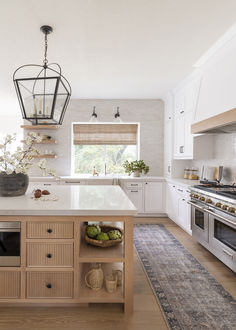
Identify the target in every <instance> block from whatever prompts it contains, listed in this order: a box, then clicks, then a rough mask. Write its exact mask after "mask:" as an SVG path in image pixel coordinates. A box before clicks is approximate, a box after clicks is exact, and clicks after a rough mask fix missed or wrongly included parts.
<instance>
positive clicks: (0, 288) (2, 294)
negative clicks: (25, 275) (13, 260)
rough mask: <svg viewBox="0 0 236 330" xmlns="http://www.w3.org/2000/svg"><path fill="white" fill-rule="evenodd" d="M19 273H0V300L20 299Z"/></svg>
mask: <svg viewBox="0 0 236 330" xmlns="http://www.w3.org/2000/svg"><path fill="white" fill-rule="evenodd" d="M20 279H21V272H20V271H2V272H0V284H1V285H0V298H20Z"/></svg>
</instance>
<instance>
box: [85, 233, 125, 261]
mask: <svg viewBox="0 0 236 330" xmlns="http://www.w3.org/2000/svg"><path fill="white" fill-rule="evenodd" d="M79 261H80V262H124V261H125V258H124V244H123V243H120V244H117V245H115V246H111V247H108V248H101V247H99V246H93V245H91V244H87V243H86V242H85V241H84V238H83V237H81V242H80V254H79Z"/></svg>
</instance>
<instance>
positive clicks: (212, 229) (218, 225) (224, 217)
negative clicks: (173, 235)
mask: <svg viewBox="0 0 236 330" xmlns="http://www.w3.org/2000/svg"><path fill="white" fill-rule="evenodd" d="M190 190H191V195H190V196H191V201H190V202H189V204H191V225H192V234H193V237H194V238H195V239H196V240H197V241H198V242H199V243H201V244H202V245H203V246H204V247H206V248H207V249H208V250H209V251H210V252H211V253H213V254H214V255H215V256H216V257H218V258H219V259H220V260H221V261H222V262H223V263H225V264H226V265H227V266H228V267H229V268H231V269H232V270H233V271H234V272H236V187H235V186H228V185H217V184H213V185H197V186H193V187H191V188H190Z"/></svg>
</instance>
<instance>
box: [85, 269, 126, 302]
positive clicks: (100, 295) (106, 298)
mask: <svg viewBox="0 0 236 330" xmlns="http://www.w3.org/2000/svg"><path fill="white" fill-rule="evenodd" d="M79 266H80V274H81V280H80V288H79V299H80V300H81V302H84V303H85V302H89V303H123V302H124V301H125V300H124V290H123V281H122V286H119V287H117V291H116V292H114V293H109V292H107V290H106V283H105V276H106V275H107V274H111V273H112V269H113V268H114V269H120V270H122V271H123V264H122V263H106V264H102V270H103V273H104V282H103V287H102V288H101V289H100V290H99V291H95V290H92V289H91V288H88V287H87V286H86V284H85V275H86V274H87V273H88V272H89V270H90V269H92V268H93V266H92V264H91V263H80V265H79ZM123 273H124V271H123Z"/></svg>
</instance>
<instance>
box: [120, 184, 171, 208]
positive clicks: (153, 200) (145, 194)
mask: <svg viewBox="0 0 236 330" xmlns="http://www.w3.org/2000/svg"><path fill="white" fill-rule="evenodd" d="M121 187H122V188H123V189H124V191H125V193H126V194H127V196H128V197H129V199H130V200H131V201H132V203H133V204H134V206H135V207H136V208H137V210H138V214H140V215H149V214H163V213H165V207H164V200H165V193H164V182H160V181H149V180H148V181H141V182H140V181H138V180H136V181H135V180H134V181H129V182H122V183H121Z"/></svg>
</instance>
